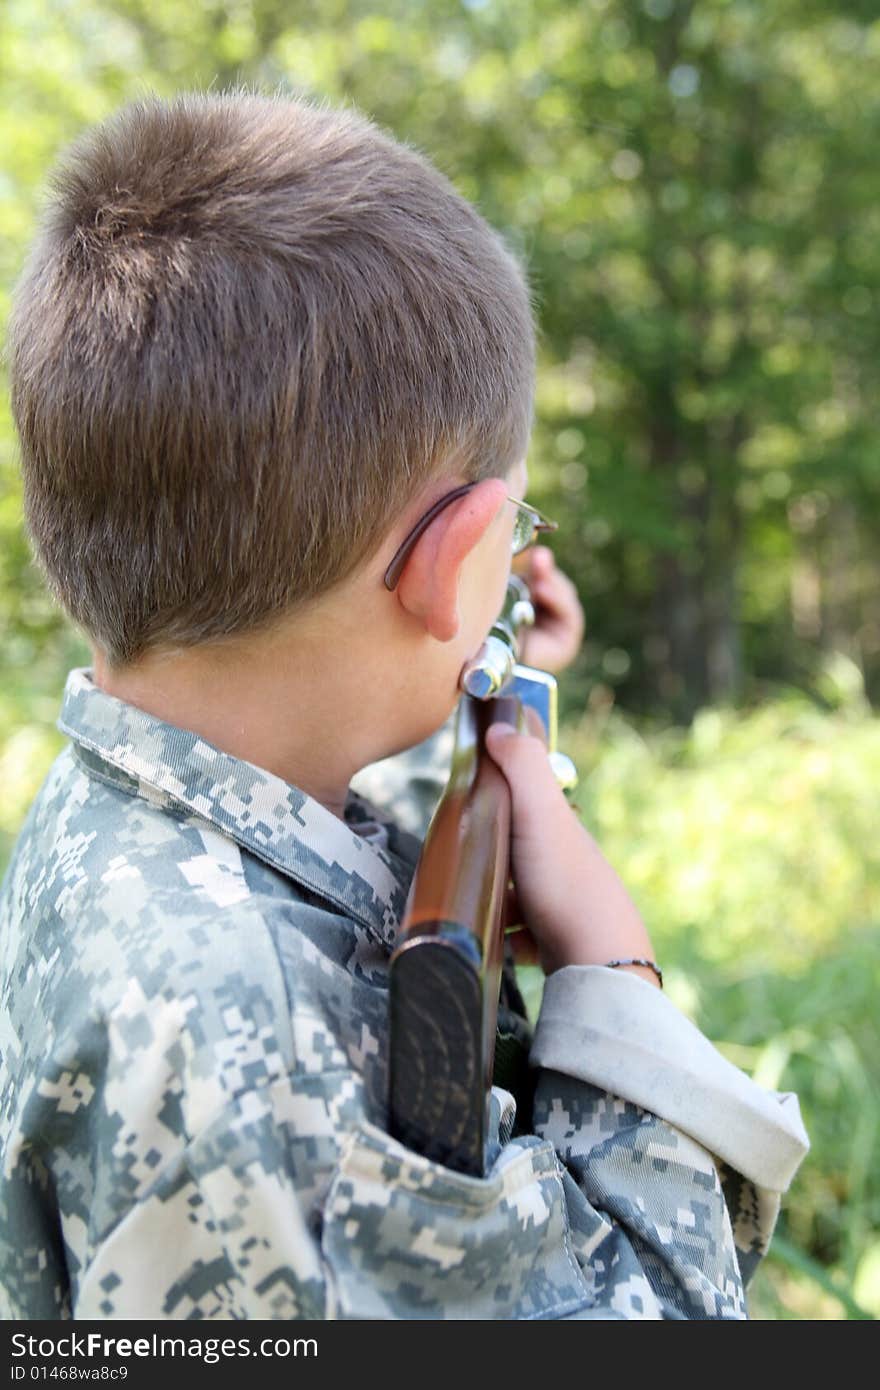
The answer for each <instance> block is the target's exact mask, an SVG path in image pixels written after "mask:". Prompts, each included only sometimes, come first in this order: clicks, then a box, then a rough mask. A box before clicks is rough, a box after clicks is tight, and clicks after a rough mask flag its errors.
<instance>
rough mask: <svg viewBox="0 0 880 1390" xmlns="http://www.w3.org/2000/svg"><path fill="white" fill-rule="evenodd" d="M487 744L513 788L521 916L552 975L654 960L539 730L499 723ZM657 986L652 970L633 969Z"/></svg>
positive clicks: (515, 872) (513, 868) (513, 863)
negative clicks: (572, 803)
mask: <svg viewBox="0 0 880 1390" xmlns="http://www.w3.org/2000/svg"><path fill="white" fill-rule="evenodd" d="M486 748H487V749H488V751H489V753H490V755H491V756H492V758H493V759H494V761H495V762H496V763H497V764H498V766H499V767H500V768H501V771H502V772H503V773H504V776H505V777H506V779H507V783H508V785H509V787H510V792H511V812H512V814H511V846H510V850H511V873H512V877H513V880H514V883H515V884H516V899H517V903H518V908H519V916H520V917H521V920H522V922H523V923H524V925H525V926H526V927H527V928H528V930H529V932H530V933H531V935H532V936H533V937H534V939H535V941H536V943H537V947H538V959H539V961H540V964H541V966H542V967H543V969H544V972H545V974H548V975H549V974H551V973H552V972H553V971H554V970H559V969H561V968H562V967H563V966H565V965H605V964H606V963H607V962H608V961H610V960H616V959H619V958H621V957H625V958H629V957H632V956H635V957H641V958H644V957H648V958H650V957H651V956H652V954H653V951H652V947H651V941H650V938H649V936H648V933H647V931H646V929H645V926H644V924H643V922H642V919H641V917H640V916H639V914H638V912H637V911H636V908H635V906H634V905H633V903H632V901H631V899H630V897H629V895H628V894H627V891H626V889H625V888H624V886H623V884H622V883H621V881H620V879H619V878H618V877H617V874H616V873H615V872H614V870H613V869H612V868H611V865H610V864H609V863H608V861H607V860H606V859H605V857H604V856H603V855H602V853H601V851H600V850H599V847H598V845H597V844H596V842H595V840H594V839H593V837H592V836H591V835H590V834H588V832H587V831H586V830H585V829H584V827H583V826H582V825H581V823H580V821H579V820H578V818H577V815H576V814H575V812H574V811H573V809H572V808H571V807H570V806H569V804H568V802H567V801H566V799H565V796H564V794H563V792H562V790H561V788H560V787H559V784H558V783H557V781H556V778H555V776H554V774H553V769H552V767H551V766H550V761H549V759H548V757H547V750H546V748H545V746H544V744H543V742H542V740H541V739H540V738H538V737H536V736H535V735H533V734H520V733H518V732H517V731H516V730H515V729H512V728H511V726H510V725H509V724H492V725H490V727H489V728H488V729H487V731H486ZM628 968H630V969H632V970H633V972H634V973H638V974H641V975H642V977H643V978H644V979H646V980H649V981H650V982H651V983H652V984H656V983H657V980H656V978H655V976H654V974H653V972H652V971H650V970H646V969H644V968H643V967H635V966H633V967H628Z"/></svg>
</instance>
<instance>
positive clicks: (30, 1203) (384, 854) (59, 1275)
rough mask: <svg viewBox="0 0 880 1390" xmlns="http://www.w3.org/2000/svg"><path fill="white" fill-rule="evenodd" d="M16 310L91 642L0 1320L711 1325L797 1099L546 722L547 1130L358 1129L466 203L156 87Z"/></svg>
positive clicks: (493, 423) (52, 802)
mask: <svg viewBox="0 0 880 1390" xmlns="http://www.w3.org/2000/svg"><path fill="white" fill-rule="evenodd" d="M11 343H12V346H11V360H12V372H13V400H14V408H15V412H16V419H17V423H18V427H19V431H20V434H21V440H22V451H23V466H24V476H25V496H26V507H27V514H28V521H29V526H30V530H31V534H32V537H33V540H34V544H35V547H36V549H37V552H38V555H39V557H40V559H41V562H42V564H43V566H44V568H45V571H46V574H47V576H48V578H49V581H50V583H51V584H52V586H53V589H54V591H55V593H56V594H57V596H58V597H59V599H60V601H61V602H62V603H63V604H64V606H65V607H66V609H67V611H68V612H69V613H70V614H71V615H72V617H73V618H74V619H75V620H76V621H77V622H78V623H79V624H80V625H81V626H82V627H83V628H84V629H85V631H86V632H87V633H88V634H89V636H90V638H91V640H92V643H93V648H94V668H93V671H92V672H74V673H72V674H71V677H70V679H69V682H68V686H67V690H66V693H65V701H64V707H63V711H62V716H61V727H62V728H63V729H64V730H65V731H66V732H67V733H68V734H69V736H70V739H71V745H70V747H69V748H68V750H67V751H65V752H64V753H62V755H61V756H60V758H59V759H58V761H57V762H56V764H55V766H54V768H53V769H52V771H51V772H50V774H49V777H48V779H47V782H46V784H45V786H44V787H43V789H42V791H41V792H40V794H39V796H38V798H37V801H36V803H35V805H34V807H33V808H32V811H31V814H30V817H29V819H28V822H27V824H26V826H25V828H24V830H23V832H22V835H21V838H20V841H19V845H18V848H17V852H16V856H15V859H14V861H13V864H12V866H11V868H10V872H9V875H8V878H7V881H6V886H5V890H4V896H3V902H2V908H3V911H2V924H3V925H2V931H3V943H4V947H3V957H2V970H3V981H2V987H3V1001H4V1012H3V1016H2V1017H3V1022H2V1027H3V1039H2V1042H3V1053H4V1067H5V1075H4V1086H3V1105H4V1111H3V1121H2V1125H3V1129H2V1133H3V1144H4V1149H3V1188H2V1212H0V1216H2V1231H3V1234H2V1269H3V1282H4V1285H5V1290H6V1298H7V1300H8V1315H9V1316H12V1317H30V1318H54V1317H66V1316H74V1317H78V1318H86V1317H96V1318H118V1317H151V1318H262V1317H277V1318H324V1317H341V1318H358V1317H382V1318H409V1317H430V1318H433V1317H495V1318H568V1317H572V1318H591V1317H611V1318H629V1317H663V1316H668V1317H674V1318H678V1317H722V1318H726V1317H741V1316H743V1315H744V1302H743V1296H742V1287H743V1280H744V1279H746V1278H748V1276H749V1274H750V1273H751V1269H752V1267H753V1265H754V1263H755V1262H756V1260H757V1258H758V1257H759V1255H760V1254H761V1252H762V1251H763V1249H764V1248H765V1245H766V1241H767V1239H768V1237H769V1233H770V1230H771V1228H772V1224H773V1220H774V1217H775V1211H776V1208H777V1206H778V1194H779V1193H780V1192H781V1191H782V1190H784V1188H785V1187H786V1185H787V1183H788V1181H789V1179H790V1177H791V1175H792V1173H793V1171H794V1169H795V1168H796V1166H797V1163H798V1162H799V1160H800V1157H801V1156H802V1154H803V1152H804V1148H805V1138H804V1135H803V1131H802V1128H801V1125H800V1120H799V1116H798V1113H797V1103H796V1100H795V1099H794V1098H793V1097H780V1096H771V1095H767V1094H765V1093H763V1092H761V1091H759V1090H758V1088H757V1087H755V1086H754V1085H753V1084H752V1083H751V1082H750V1081H749V1080H748V1079H747V1078H746V1077H744V1076H743V1075H742V1074H741V1073H739V1072H737V1071H736V1069H735V1068H733V1067H731V1066H729V1065H728V1064H727V1063H725V1062H724V1061H723V1060H722V1059H721V1058H720V1056H719V1055H718V1054H717V1053H715V1052H714V1050H713V1049H712V1048H711V1047H710V1045H709V1044H708V1043H707V1042H706V1041H705V1039H703V1038H702V1037H701V1035H700V1034H699V1033H698V1032H697V1031H696V1030H695V1029H694V1028H693V1027H692V1026H691V1025H690V1024H688V1023H687V1021H686V1020H684V1019H683V1018H682V1017H681V1016H680V1015H679V1014H678V1013H677V1012H676V1011H675V1009H674V1008H673V1007H672V1006H671V1005H670V1004H669V1003H668V1001H667V1000H666V999H665V998H664V996H663V995H662V994H661V993H660V992H659V990H658V989H657V988H656V986H657V983H658V981H657V972H656V970H655V968H654V967H653V966H652V965H645V964H639V963H637V962H640V961H644V960H649V959H650V957H651V955H652V952H651V946H650V942H649V940H648V937H647V933H646V931H645V928H644V926H643V924H642V923H641V921H640V919H639V917H638V915H637V913H636V912H635V909H634V908H633V906H632V904H631V903H630V901H629V899H628V898H627V896H626V894H625V892H624V890H623V888H622V886H621V885H620V883H619V881H618V880H617V879H616V877H615V876H614V874H613V872H612V871H611V869H610V868H609V866H608V865H607V864H606V863H605V861H604V860H603V859H602V856H601V855H600V854H599V851H598V849H597V848H596V846H595V845H594V844H593V842H592V840H591V839H590V837H589V836H588V835H587V833H586V831H585V830H584V829H583V828H582V827H581V826H580V825H579V824H578V822H577V820H576V818H575V817H574V816H573V815H572V813H571V810H570V809H569V807H568V805H567V803H566V802H565V800H564V797H563V796H562V794H561V793H560V792H559V791H558V789H557V787H556V785H555V782H554V780H553V777H552V774H551V772H550V769H549V764H548V760H547V758H546V755H545V754H544V751H543V749H542V747H541V745H540V744H539V743H538V742H537V741H536V740H534V739H532V738H530V737H525V736H521V735H513V736H510V735H508V736H507V737H505V736H504V731H503V730H501V731H500V732H499V733H498V734H496V735H493V742H492V744H491V746H490V751H491V753H492V756H493V757H495V758H496V759H497V760H498V762H499V764H500V765H501V767H502V769H503V771H504V773H505V775H506V776H507V778H508V780H509V782H510V785H511V792H512V804H513V840H512V856H513V859H512V863H513V873H514V877H515V881H516V886H517V892H518V898H519V905H520V909H521V912H522V915H523V918H524V920H525V923H526V925H527V926H528V928H529V929H530V931H531V932H532V934H533V935H534V936H535V938H536V940H537V943H538V948H539V951H540V954H541V959H542V963H543V965H544V968H545V970H546V971H547V972H548V975H549V978H548V981H547V988H546V996H545V1000H544V1004H543V1006H542V1012H541V1017H540V1020H539V1022H538V1027H537V1033H536V1038H535V1043H534V1046H533V1048H532V1055H531V1061H532V1064H533V1066H534V1067H535V1068H536V1089H535V1100H534V1107H533V1112H532V1114H531V1116H530V1117H529V1119H530V1126H529V1127H530V1129H531V1133H530V1134H528V1135H526V1136H524V1137H522V1136H521V1137H517V1138H513V1137H512V1125H513V1099H512V1097H510V1096H509V1095H508V1094H507V1093H505V1092H502V1091H496V1092H494V1095H493V1131H492V1141H493V1142H492V1148H491V1154H490V1159H491V1164H490V1167H489V1169H488V1171H487V1173H486V1175H485V1177H484V1178H483V1179H472V1178H466V1177H463V1176H461V1175H459V1174H457V1173H454V1172H451V1171H449V1170H447V1169H445V1168H443V1167H441V1166H440V1165H438V1164H434V1163H431V1162H429V1161H427V1160H425V1159H424V1158H422V1157H421V1156H419V1155H416V1154H414V1153H412V1152H410V1151H408V1150H407V1149H406V1148H404V1147H403V1146H402V1145H400V1144H398V1143H396V1142H395V1141H393V1140H392V1139H390V1138H389V1137H388V1135H387V1133H386V1132H385V1106H386V1082H387V1074H386V1066H387V1058H386V1049H387V1018H386V1015H387V964H388V957H389V953H390V948H391V945H392V943H393V940H394V934H395V930H396V928H397V925H398V923H399V921H400V917H401V913H402V910H403V906H404V902H405V897H406V891H407V887H408V883H409V880H410V877H411V875H412V872H413V867H414V864H415V860H416V857H417V854H418V849H419V845H418V841H417V840H416V839H414V838H413V837H411V836H408V835H407V834H405V833H404V832H403V831H401V830H400V828H399V827H398V826H397V825H396V824H395V822H394V820H393V819H392V818H390V817H388V816H385V815H384V814H383V813H381V812H380V811H378V810H377V809H376V808H375V807H373V806H371V805H369V804H368V803H366V802H364V801H363V800H362V799H361V798H359V797H358V796H357V795H355V794H353V793H352V792H351V791H350V789H349V784H350V782H351V779H352V776H353V775H354V774H355V772H357V771H358V770H359V769H361V768H363V767H364V766H365V765H366V764H370V763H372V762H374V761H375V760H377V759H380V758H382V757H385V756H388V755H390V754H393V753H396V752H398V751H400V750H402V749H405V748H409V747H411V746H412V745H414V744H416V743H418V742H419V741H420V740H422V739H424V738H426V737H427V736H428V735H430V734H431V733H432V732H433V731H434V730H436V729H437V728H439V727H440V726H441V725H442V724H443V722H444V720H445V719H446V718H447V717H448V715H449V713H450V711H451V710H452V708H453V706H454V704H455V701H456V699H457V694H458V692H457V680H458V673H459V671H460V670H461V667H462V665H463V664H464V662H465V661H466V660H467V659H468V658H469V657H470V656H472V655H473V654H474V653H475V652H476V650H477V649H478V648H479V646H480V643H481V641H482V639H483V637H484V636H485V634H486V632H487V631H488V629H489V627H490V625H491V623H492V621H493V619H494V617H495V616H496V614H497V612H498V610H499V609H500V606H501V603H502V599H503V595H504V590H505V585H506V580H507V575H508V571H509V568H510V555H511V546H512V537H513V533H514V524H515V518H516V515H517V513H518V511H519V507H518V503H519V502H520V501H521V500H522V498H523V495H524V492H525V487H526V471H525V465H524V459H525V454H526V447H527V440H528V432H529V424H530V416H531V402H532V385H533V374H534V349H533V337H532V323H531V314H530V310H529V303H528V296H527V292H526V289H525V286H524V283H523V279H522V275H521V273H520V271H519V269H518V267H517V266H516V264H515V263H514V261H513V260H512V258H511V257H510V255H509V254H508V253H507V252H506V250H505V249H504V248H503V246H502V245H501V243H500V242H499V240H498V239H497V237H496V236H495V235H494V234H493V233H492V232H491V231H490V230H489V228H488V227H487V226H486V225H485V223H483V221H482V220H481V219H480V218H479V217H478V215H477V214H476V213H475V212H474V210H473V209H472V208H470V207H469V206H468V205H467V204H465V203H464V202H463V201H462V200H461V199H460V198H459V197H458V196H457V195H456V194H455V192H454V191H453V189H452V188H451V187H450V185H449V184H448V183H447V182H446V180H445V179H443V178H442V177H441V176H440V175H439V174H437V173H436V171H435V170H433V169H432V168H431V167H430V166H429V165H428V164H427V163H426V162H425V161H424V160H423V159H422V158H421V157H420V156H418V155H417V154H415V153H414V152H412V151H410V150H408V149H406V148H405V147H401V146H399V145H397V144H395V143H394V142H393V141H391V140H390V139H388V138H387V137H385V136H384V135H382V134H380V133H379V132H378V131H377V130H376V129H375V128H373V127H372V126H371V125H370V124H368V123H367V122H366V121H364V120H362V119H361V118H359V117H357V116H356V115H354V114H351V113H348V112H345V113H342V112H333V111H330V110H326V109H318V108H316V107H311V106H308V105H305V104H303V103H299V102H292V101H291V102H288V101H282V100H268V99H262V98H257V97H250V96H239V95H225V96H224V95H219V96H218V95H211V96H200V97H189V98H183V99H179V100H176V101H174V102H171V103H169V104H164V103H160V102H152V103H148V104H146V105H143V106H140V107H133V108H130V109H128V110H126V111H124V112H123V113H121V114H120V115H119V116H118V117H117V118H116V119H115V120H114V121H111V122H109V123H108V124H106V125H105V126H104V127H102V128H101V129H99V130H97V131H96V132H94V133H93V135H92V136H91V137H90V138H89V139H87V140H86V141H85V142H84V143H83V144H82V145H81V146H80V147H79V148H78V149H76V150H75V151H74V152H73V154H72V155H71V157H70V158H69V159H68V161H67V163H66V166H65V168H64V170H63V171H62V173H61V175H60V176H59V178H58V180H57V191H56V195H55V201H54V203H53V206H52V209H51V212H50V215H49V218H48V221H47V224H46V227H45V229H44V231H43V234H42V236H41V238H40V240H39V241H38V243H37V246H36V248H35V251H34V254H33V256H32V259H31V262H30V265H29V267H28V269H27V271H26V273H25V276H24V278H23V281H22V285H21V287H20V290H19V294H18V299H17V306H16V310H15V314H14V320H13V326H12V340H11ZM465 483H470V484H473V486H472V487H471V488H470V489H469V490H468V491H467V492H466V493H463V494H461V495H457V496H456V497H455V498H454V499H452V500H451V501H449V500H448V499H449V494H450V493H453V492H456V490H457V489H458V488H459V487H460V486H462V485H463V484H465ZM443 499H447V504H446V505H445V506H444V507H443V508H442V509H440V511H439V512H438V513H437V515H436V516H435V518H434V519H433V520H432V522H431V523H430V525H428V526H427V528H426V529H425V530H424V531H423V532H421V534H419V535H418V536H417V538H416V539H415V540H414V541H413V542H411V543H410V544H409V545H408V547H407V549H406V551H405V555H406V559H405V563H404V565H403V568H402V570H401V572H400V574H399V577H398V578H397V582H396V584H395V585H394V587H393V588H389V587H387V586H386V584H385V583H383V577H385V576H386V575H387V573H388V570H389V566H390V564H391V561H392V559H393V558H394V556H395V555H396V554H398V553H399V551H400V549H401V547H402V546H403V544H404V542H405V541H406V539H407V537H410V536H412V534H413V532H414V530H415V529H416V528H417V524H418V522H419V520H420V518H421V517H423V516H424V515H425V513H426V512H427V511H428V510H429V509H430V508H431V507H432V506H433V505H434V504H435V503H437V502H438V501H440V500H443ZM621 959H623V960H624V961H632V962H633V963H632V964H624V965H622V966H619V967H617V966H615V967H614V968H608V966H609V964H610V962H612V961H615V960H621ZM661 1117H662V1118H661ZM725 1193H726V1195H727V1200H728V1202H729V1203H730V1207H729V1209H728V1206H727V1205H726V1203H725Z"/></svg>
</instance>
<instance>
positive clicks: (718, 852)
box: [560, 699, 880, 1318]
mask: <svg viewBox="0 0 880 1390" xmlns="http://www.w3.org/2000/svg"><path fill="white" fill-rule="evenodd" d="M560 743H561V746H563V747H564V748H565V749H566V751H567V752H569V753H570V754H571V756H573V757H574V759H575V761H576V762H577V764H578V767H579V768H580V770H581V777H582V780H581V785H580V788H579V791H578V794H577V799H578V801H579V804H580V806H581V810H582V814H583V819H584V821H585V823H586V824H587V825H588V826H589V828H590V830H591V831H592V833H593V834H594V835H595V836H596V838H597V840H598V841H599V843H600V845H601V846H602V848H603V850H604V851H605V853H606V854H607V856H608V858H609V859H610V860H611V862H612V863H613V864H614V866H615V868H616V869H617V870H618V871H619V873H620V875H621V877H622V878H623V880H624V882H625V883H626V884H627V886H628V887H629V889H630V891H631V892H632V894H633V896H634V897H635V899H636V901H637V902H638V904H639V906H640V908H641V910H642V912H643V915H644V917H645V919H646V921H647V922H648V924H649V926H650V929H651V933H652V936H653V939H654V944H655V947H656V951H657V955H658V958H659V959H660V960H661V962H662V963H663V965H664V967H665V969H666V972H667V988H668V991H669V993H670V994H671V996H672V997H673V999H674V1000H675V1002H676V1003H677V1004H678V1005H679V1006H680V1007H681V1008H683V1009H684V1011H685V1012H686V1013H688V1014H689V1015H690V1016H691V1017H692V1018H693V1019H694V1021H695V1022H696V1023H697V1024H698V1025H699V1027H700V1028H701V1029H702V1030H703V1032H705V1033H706V1035H707V1036H708V1037H710V1038H711V1039H712V1040H713V1041H714V1042H715V1043H716V1045H717V1046H718V1047H719V1048H720V1050H721V1051H722V1052H724V1053H725V1055H727V1056H728V1057H729V1058H730V1059H731V1060H732V1061H734V1062H735V1063H736V1064H737V1065H739V1066H741V1067H743V1069H744V1070H746V1071H748V1072H749V1073H750V1074H751V1075H752V1076H754V1077H755V1079H756V1080H758V1081H759V1082H761V1083H762V1084H764V1085H766V1086H768V1087H771V1088H773V1089H778V1090H793V1091H796V1092H797V1093H798V1095H799V1097H800V1101H801V1108H802V1112H803V1115H804V1120H805V1123H806V1126H807V1130H808V1132H809V1134H810V1138H811V1143H812V1149H811V1153H810V1155H809V1157H808V1158H807V1159H806V1161H805V1162H804V1164H803V1166H802V1168H801V1170H800V1172H799V1174H798V1176H797V1177H796V1179H795V1181H794V1184H793V1186H792V1188H791V1190H790V1192H789V1193H788V1195H787V1196H786V1197H785V1199H784V1202H783V1214H782V1218H781V1221H780V1225H779V1228H778V1236H777V1239H776V1240H775V1242H774V1245H773V1248H772V1251H771V1255H770V1258H769V1259H768V1260H767V1261H766V1262H765V1267H764V1268H763V1270H762V1271H761V1272H760V1274H759V1276H758V1278H757V1280H756V1283H755V1288H754V1292H753V1296H752V1315H753V1316H755V1317H761V1318H791V1317H810V1318H838V1317H858V1316H875V1317H876V1316H877V1315H878V1314H880V1168H878V1162H877V1141H878V1137H880V1030H878V1023H877V1016H878V1008H877V1001H878V998H880V839H878V836H877V827H878V824H880V817H878V809H880V808H878V800H880V794H878V788H880V720H878V719H876V718H871V717H870V716H869V715H868V714H867V713H866V712H865V711H864V709H863V708H862V707H861V706H860V705H859V704H858V702H854V704H853V705H852V706H851V707H850V708H849V709H847V708H843V709H840V710H838V711H837V712H834V713H822V712H819V711H817V709H816V708H815V706H813V705H811V704H808V703H807V702H806V701H802V700H799V699H786V700H778V701H776V702H774V703H772V704H768V705H765V706H763V707H762V708H760V709H757V710H755V711H754V712H751V713H746V714H742V713H740V714H737V713H734V712H733V711H722V710H712V711H705V712H704V713H703V714H701V715H700V716H699V717H698V718H697V720H696V721H695V722H694V725H693V726H692V727H691V728H690V729H689V730H687V731H669V730H655V731H649V730H645V729H641V730H639V729H636V728H634V727H633V726H632V725H631V724H628V723H627V722H626V721H625V720H623V719H622V718H620V717H617V716H611V717H610V718H607V719H606V720H605V721H604V722H602V723H597V722H596V720H595V719H593V718H591V717H585V718H584V719H582V720H581V721H580V723H578V724H570V725H569V726H568V727H567V728H566V729H564V730H563V732H562V736H561V739H560Z"/></svg>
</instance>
